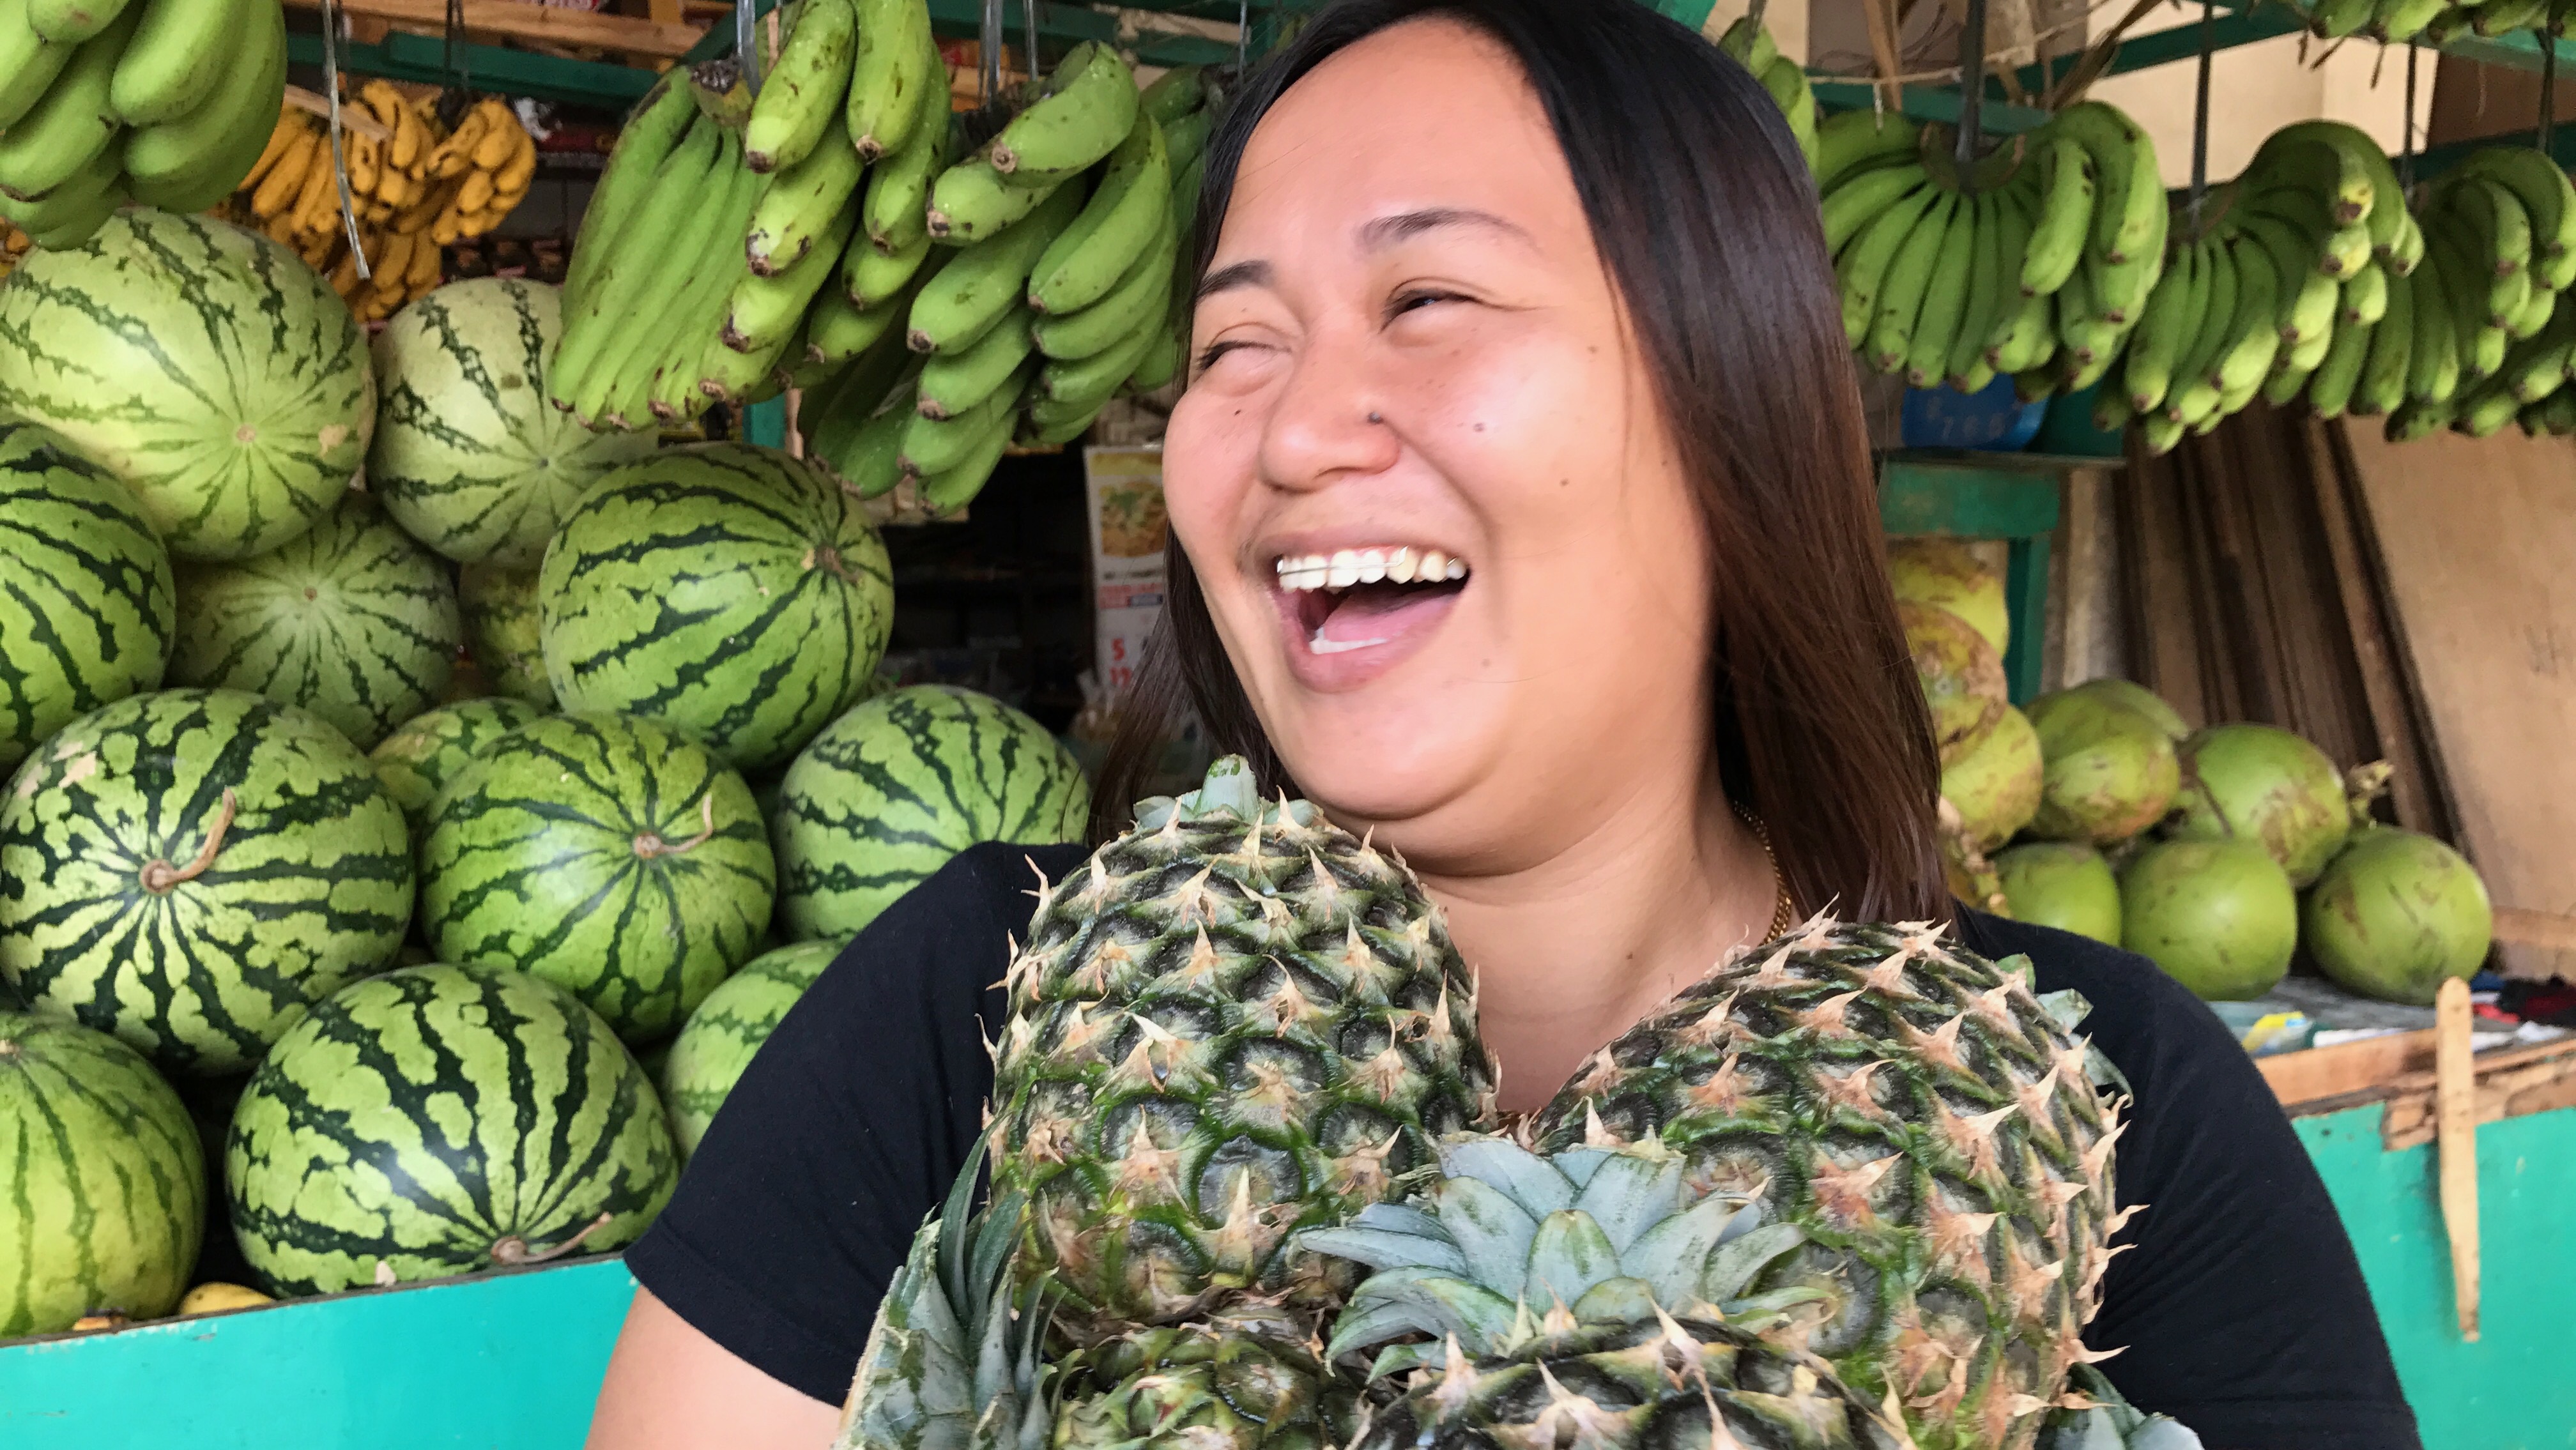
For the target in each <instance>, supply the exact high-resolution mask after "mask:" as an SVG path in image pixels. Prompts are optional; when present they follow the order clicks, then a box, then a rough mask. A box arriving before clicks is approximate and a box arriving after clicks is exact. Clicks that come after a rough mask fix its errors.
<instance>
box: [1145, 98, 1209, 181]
mask: <svg viewBox="0 0 2576 1450" xmlns="http://www.w3.org/2000/svg"><path fill="white" fill-rule="evenodd" d="M1158 124H1160V125H1161V126H1162V128H1163V149H1164V151H1165V152H1166V153H1168V155H1169V156H1170V158H1171V167H1172V174H1173V175H1174V176H1178V175H1180V174H1181V172H1182V171H1183V170H1184V169H1185V168H1187V167H1188V166H1189V165H1190V164H1191V163H1193V162H1195V161H1197V160H1198V159H1199V158H1200V157H1202V156H1205V155H1206V154H1207V143H1208V133H1209V132H1210V131H1212V130H1214V129H1215V128H1216V117H1214V116H1212V115H1210V114H1209V113H1207V112H1205V111H1192V112H1190V113H1189V114H1188V115H1186V116H1183V117H1181V118H1180V119H1179V120H1177V121H1164V122H1160V123H1158Z"/></svg>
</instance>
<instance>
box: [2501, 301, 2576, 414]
mask: <svg viewBox="0 0 2576 1450" xmlns="http://www.w3.org/2000/svg"><path fill="white" fill-rule="evenodd" d="M2551 323H2552V325H2551V326H2549V327H2546V328H2543V329H2541V331H2540V332H2539V333H2538V334H2536V335H2535V336H2533V337H2532V339H2531V340H2530V341H2529V342H2526V343H2524V344H2523V345H2522V346H2520V347H2518V348H2515V349H2514V350H2513V355H2512V356H2511V357H2510V358H2508V359H2506V361H2505V367H2504V382H2505V385H2506V386H2508V387H2510V388H2512V389H2513V394H2514V396H2515V397H2517V398H2519V399H2521V400H2522V401H2523V402H2526V403H2536V402H2538V401H2540V400H2541V399H2542V398H2545V397H2547V396H2549V395H2550V394H2551V393H2553V392H2556V391H2557V390H2558V389H2559V387H2560V386H2562V385H2563V384H2565V383H2566V381H2567V369H2568V364H2569V363H2570V361H2571V359H2576V327H2571V326H2569V325H2568V324H2566V323H2563V322H2560V321H2559V320H2558V319H2557V318H2556V317H2552V319H2551Z"/></svg>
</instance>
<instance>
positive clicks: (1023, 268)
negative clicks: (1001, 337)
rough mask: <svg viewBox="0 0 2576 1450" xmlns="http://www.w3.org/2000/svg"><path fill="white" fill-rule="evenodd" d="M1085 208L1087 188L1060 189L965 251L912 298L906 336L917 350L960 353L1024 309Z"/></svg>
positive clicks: (1070, 187) (913, 348) (1067, 187)
mask: <svg viewBox="0 0 2576 1450" xmlns="http://www.w3.org/2000/svg"><path fill="white" fill-rule="evenodd" d="M1081 209H1082V190H1081V188H1080V187H1078V186H1061V187H1058V188H1056V189H1055V190H1054V191H1052V192H1049V193H1047V194H1046V195H1045V196H1044V198H1043V199H1042V201H1041V203H1040V204H1039V205H1038V206H1037V207H1036V208H1034V209H1033V210H1031V211H1030V212H1029V214H1028V215H1027V216H1026V217H1024V218H1022V219H1021V220H1020V221H1018V222H1016V223H1014V224H1012V225H1011V226H1008V227H1005V228H1003V229H1002V230H1001V231H999V232H997V233H996V234H994V235H993V236H992V237H990V238H988V239H987V240H984V241H981V242H978V243H976V244H975V245H973V246H971V247H968V248H966V249H965V250H964V251H961V252H959V253H958V254H957V256H956V257H955V258H953V259H951V260H950V262H949V263H948V265H947V266H946V267H944V268H942V269H941V271H940V273H939V276H938V277H937V278H936V279H934V280H933V281H932V283H931V285H929V286H928V287H926V288H924V289H923V290H922V292H921V294H920V295H919V296H917V297H915V298H914V299H913V302H912V314H911V318H910V322H909V326H908V329H907V332H906V337H907V339H908V340H909V342H910V344H911V347H912V350H913V351H915V352H931V353H936V352H955V351H958V350H960V349H963V348H967V347H971V346H973V345H974V343H975V340H976V339H978V338H980V337H982V336H983V335H984V332H985V329H987V328H989V327H991V326H992V325H993V324H995V323H997V322H999V321H1001V320H1002V319H1003V318H1004V317H1005V316H1008V315H1009V314H1010V312H1011V311H1012V309H1014V308H1017V307H1021V306H1023V305H1025V300H1026V295H1027V292H1028V285H1029V273H1030V271H1031V270H1032V269H1034V268H1035V267H1036V266H1037V263H1038V259H1039V258H1040V257H1042V256H1044V255H1045V254H1046V249H1047V247H1048V246H1049V245H1050V244H1052V243H1053V242H1054V241H1055V239H1056V237H1057V236H1058V235H1060V234H1061V233H1062V232H1063V231H1064V229H1065V228H1066V227H1067V226H1068V225H1070V224H1071V223H1072V222H1073V219H1074V217H1075V216H1076V215H1077V214H1078V213H1079V212H1080V211H1081Z"/></svg>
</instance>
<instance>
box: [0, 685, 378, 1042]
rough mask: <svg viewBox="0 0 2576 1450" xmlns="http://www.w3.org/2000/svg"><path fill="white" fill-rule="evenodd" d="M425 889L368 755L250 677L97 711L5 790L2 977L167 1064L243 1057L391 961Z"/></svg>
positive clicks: (40, 1004)
mask: <svg viewBox="0 0 2576 1450" xmlns="http://www.w3.org/2000/svg"><path fill="white" fill-rule="evenodd" d="M227 794H229V795H230V797H231V802H232V804H231V808H230V810H231V813H230V815H229V816H227V815H226V809H227V808H226V796H227ZM219 823H220V824H221V825H222V828H223V829H222V832H221V836H220V839H217V837H216V830H215V828H216V826H217V825H218V824H219ZM210 843H211V844H212V845H213V846H214V848H215V849H214V854H213V855H212V857H211V858H207V857H206V856H205V852H206V848H207V847H208V845H209V844H210ZM201 861H202V869H201V870H199V871H198V872H197V874H195V875H193V876H187V875H185V874H184V873H185V872H187V871H188V870H189V869H190V868H193V867H197V866H199V864H200V862H201ZM155 884H158V885H160V886H161V887H162V889H160V890H157V891H156V890H154V889H153V886H154V885H155ZM412 886H413V875H412V857H411V845H410V841H409V840H408V839H407V837H406V836H405V834H404V831H403V818H402V812H401V811H400V810H399V809H397V808H396V807H395V805H394V803H393V801H392V799H391V798H389V797H388V796H386V794H385V791H384V787H383V786H381V785H379V784H377V783H376V776H375V772H374V771H373V770H372V769H370V768H369V767H368V765H367V759H366V757H365V756H363V755H360V754H359V753H358V752H357V750H356V749H355V748H354V747H352V746H351V745H350V744H349V742H348V741H347V740H346V739H344V738H342V736H341V735H340V733H339V732H338V731H336V730H333V729H332V728H331V727H330V726H328V725H325V724H324V723H322V721H321V720H319V719H317V718H315V717H314V716H312V715H309V714H307V713H305V712H304V711H302V710H296V709H291V708H289V707H287V706H283V705H279V704H277V703H276V702H274V701H272V700H267V699H263V698H262V697H260V696H258V695H252V694H246V693H244V692H242V691H238V690H161V691H156V692H155V693H152V694H149V695H133V696H129V697H127V698H126V699H123V700H119V701H117V702H116V703H115V704H112V705H107V706H104V707H102V708H100V709H98V710H94V711H92V712H91V713H89V714H87V715H84V716H82V717H81V718H80V719H77V720H74V721H73V722H72V723H70V724H69V725H66V726H64V727H63V728H62V730H61V731H60V732H59V733H57V734H56V735H55V736H54V737H53V739H52V740H51V741H49V742H47V744H46V745H45V747H44V748H43V749H42V750H39V751H38V752H37V753H36V754H34V755H33V756H30V757H29V758H28V759H27V760H26V762H25V763H24V764H23V765H21V766H20V767H19V770H18V774H17V777H16V779H15V780H14V781H13V782H12V783H11V785H10V786H9V789H8V792H7V794H6V795H5V796H0V975H5V976H7V977H8V978H10V979H11V980H12V981H13V982H14V983H15V984H16V985H17V988H18V991H19V994H20V995H21V996H22V997H23V998H24V999H25V1000H26V1001H27V1002H28V1004H29V1005H30V1006H32V1007H34V1008H36V1009H37V1010H39V1011H48V1012H53V1013H55V1014H57V1015H62V1016H69V1017H72V1018H74V1019H76V1020H78V1021H79V1022H81V1023H83V1024H85V1025H87V1026H90V1027H95V1028H99V1029H101V1030H103V1031H108V1032H113V1033H115V1034H116V1035H117V1036H118V1037H119V1038H122V1039H123V1040H124V1041H125V1042H127V1043H128V1044H130V1045H132V1046H133V1047H135V1048H137V1049H139V1050H141V1051H142V1052H143V1053H145V1054H146V1055H147V1056H149V1057H151V1058H152V1059H153V1060H154V1062H156V1063H157V1064H159V1065H160V1066H161V1067H162V1068H163V1069H164V1070H165V1071H169V1072H177V1073H188V1074H191V1075H198V1076H219V1075H221V1074H224V1073H231V1072H239V1071H242V1070H243V1069H245V1068H247V1067H249V1066H250V1065H251V1064H252V1063H254V1062H256V1061H257V1060H258V1059H259V1056H260V1054H261V1053H263V1052H265V1051H266V1050H267V1049H268V1045H269V1044H270V1043H271V1042H274V1041H276V1040H277V1038H278V1037H279V1036H280V1035H281V1034H283V1033H284V1032H285V1031H286V1029H287V1028H288V1026H290V1025H291V1024H292V1023H293V1021H294V1019H295V1018H296V1016H298V1015H299V1014H300V1013H302V1012H303V1010H304V1008H305V1007H306V1006H307V1005H308V1004H309V1003H311V1002H313V1001H315V1000H318V999H319V998H322V997H325V996H328V995H330V994H331V993H332V992H334V991H337V990H338V989H339V988H340V986H341V985H342V984H343V983H345V982H347V981H348V980H350V979H351V978H353V977H359V976H364V975H366V974H368V973H370V972H374V971H377V970H379V969H381V968H383V967H385V966H386V965H388V964H390V963H391V962H392V961H393V959H394V954H395V952H396V950H397V949H398V948H400V946H401V945H402V940H403V934H404V931H405V928H406V927H407V926H408V925H409V923H410V920H411V908H412Z"/></svg>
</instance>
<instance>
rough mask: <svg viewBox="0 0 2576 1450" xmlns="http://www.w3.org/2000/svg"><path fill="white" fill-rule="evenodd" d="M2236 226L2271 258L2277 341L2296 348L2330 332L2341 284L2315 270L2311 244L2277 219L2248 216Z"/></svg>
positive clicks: (2340, 298)
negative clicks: (2279, 337) (2274, 290)
mask: <svg viewBox="0 0 2576 1450" xmlns="http://www.w3.org/2000/svg"><path fill="white" fill-rule="evenodd" d="M2236 224H2237V225H2238V226H2240V227H2241V228H2242V229H2243V230H2244V232H2245V234H2246V235H2248V236H2250V237H2252V238H2253V239H2254V240H2255V241H2256V242H2257V243H2259V244H2261V246H2262V248H2263V250H2264V251H2265V252H2266V253H2268V254H2269V255H2270V257H2271V259H2272V273H2273V279H2274V283H2275V285H2276V287H2277V288H2278V289H2279V290H2278V291H2277V292H2276V293H2275V294H2274V306H2275V312H2274V316H2273V323H2274V325H2275V326H2277V327H2279V328H2280V330H2281V341H2282V342H2283V343H2284V344H2285V345H2289V346H2296V345H2297V344H2298V343H2300V342H2303V341H2305V340H2307V339H2309V338H2313V337H2321V336H2323V335H2324V334H2326V333H2327V332H2329V331H2331V330H2333V328H2334V320H2335V310H2336V306H2337V304H2338V303H2340V302H2341V301H2342V300H2343V284H2341V283H2339V282H2337V281H2336V280H2335V279H2334V278H2332V277H2329V276H2327V275H2326V274H2325V273H2323V272H2320V271H2318V270H2317V265H2316V263H2317V252H2316V245H2315V243H2314V242H2313V241H2311V240H2310V239H2308V238H2305V237H2303V236H2301V235H2300V234H2299V232H2298V231H2297V229H2296V228H2293V227H2292V226H2290V225H2289V224H2288V223H2286V222H2284V221H2282V220H2281V219H2280V218H2278V217H2271V216H2264V215H2262V214H2260V213H2249V214H2247V215H2246V216H2245V217H2244V218H2242V219H2241V220H2240V221H2238V222H2237V223H2236Z"/></svg>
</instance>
